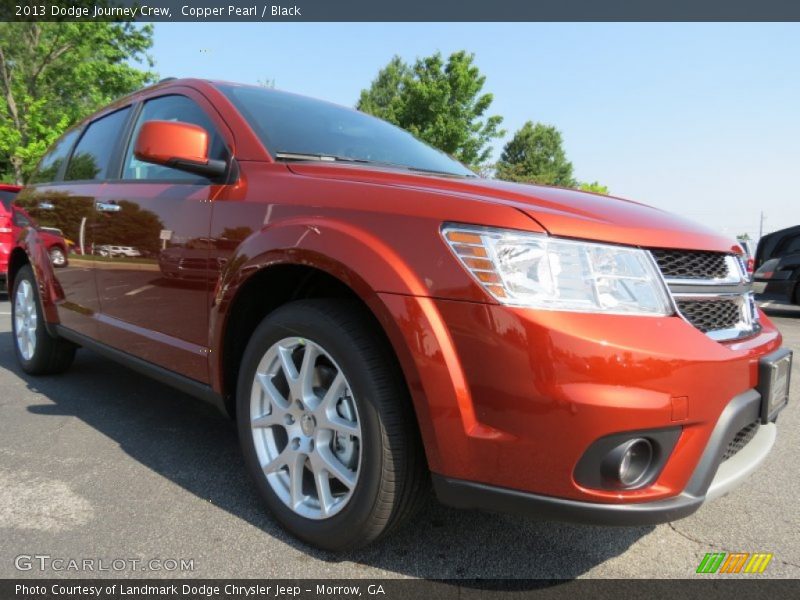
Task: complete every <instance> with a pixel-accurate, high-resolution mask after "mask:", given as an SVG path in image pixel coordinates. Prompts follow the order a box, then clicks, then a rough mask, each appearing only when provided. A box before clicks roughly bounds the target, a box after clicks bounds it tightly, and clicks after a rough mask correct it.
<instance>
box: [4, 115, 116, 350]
mask: <svg viewBox="0 0 800 600" xmlns="http://www.w3.org/2000/svg"><path fill="white" fill-rule="evenodd" d="M129 115H130V107H124V108H121V109H118V110H116V111H113V112H111V113H108V114H105V115H102V116H101V117H99V118H98V119H96V120H94V121H92V122H91V123H90V124H88V125H87V126H85V127H83V128H81V129H74V130H72V131H69V132H68V133H66V134H65V135H64V136H63V137H62V138H61V139H60V140H59V141H58V142H57V143H56V144H55V145H54V146H53V148H52V150H50V152H48V153H47V154H46V155H45V157H44V158H43V159H42V160H41V162H40V163H39V165H38V167H37V169H36V171H35V172H34V174H33V175H32V177H31V184H32V185H30V186H29V187H27V188H25V190H23V192H22V193H20V196H19V197H18V203H19V204H20V205H21V206H22V207H24V208H25V209H26V210H27V211H28V212H29V213H30V214H31V216H33V217H34V218H35V219H36V221H37V222H38V223H39V225H44V226H48V227H56V228H58V229H61V230H62V231H64V232H65V233H66V235H67V236H68V237H69V238H71V239H73V240H76V242H77V248H76V252H77V253H78V254H81V253H83V256H75V257H74V259H73V260H72V261H70V263H69V266H68V267H66V268H63V269H52V270H51V274H52V277H53V278H54V279H55V282H56V286H55V291H56V294H57V298H56V309H57V311H58V318H59V321H60V322H61V324H62V325H64V326H65V327H67V328H69V329H72V330H74V331H77V332H79V333H82V334H84V335H87V336H89V337H95V334H96V327H95V323H96V322H95V317H96V316H97V314H98V313H99V309H100V304H99V300H98V296H97V285H96V283H95V278H94V263H93V261H92V258H93V257H92V256H91V239H92V235H93V231H94V227H95V226H96V225H97V223H96V218H95V217H96V203H95V198H96V196H97V194H98V192H99V190H100V188H101V187H102V185H103V181H104V179H105V178H106V177H107V176H108V173H109V172H110V170H111V169H112V168H113V165H114V162H115V160H117V155H118V153H119V141H120V134H121V133H122V131H124V129H125V127H126V124H127V120H128V117H129ZM117 162H118V161H117ZM49 266H50V265H48V267H49Z"/></svg>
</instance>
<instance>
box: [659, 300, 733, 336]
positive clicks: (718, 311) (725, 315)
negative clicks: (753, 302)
mask: <svg viewBox="0 0 800 600" xmlns="http://www.w3.org/2000/svg"><path fill="white" fill-rule="evenodd" d="M675 304H677V306H678V310H679V311H681V314H682V315H683V316H684V317H685V318H686V320H687V321H689V323H691V324H692V325H694V326H695V327H697V328H698V329H699V330H700V331H702V332H703V333H708V332H709V331H718V330H720V329H732V328H734V327H736V325H737V324H738V323H739V321H740V320H741V318H742V308H741V303H740V302H737V301H736V300H730V299H727V298H711V299H708V300H680V299H676V300H675Z"/></svg>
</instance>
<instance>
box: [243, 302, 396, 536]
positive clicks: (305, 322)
mask: <svg viewBox="0 0 800 600" xmlns="http://www.w3.org/2000/svg"><path fill="white" fill-rule="evenodd" d="M293 336H297V337H302V338H305V339H308V340H310V341H313V342H315V343H317V344H319V345H320V346H321V347H322V348H324V349H325V351H326V352H328V353H329V354H330V355H331V357H332V358H333V360H334V361H335V362H336V364H337V365H338V366H339V367H340V368H341V369H342V371H343V372H344V374H345V377H346V378H347V380H348V382H349V383H350V386H351V390H352V392H353V397H354V400H355V402H356V407H357V410H358V417H359V421H360V424H361V434H362V438H361V442H362V446H361V463H360V469H361V470H360V473H359V478H358V482H357V484H356V488H355V490H354V491H353V496H352V497H351V498H350V501H349V502H348V503H347V506H345V507H344V508H343V509H342V510H341V511H340V512H339V513H337V514H336V515H334V516H333V517H330V518H328V519H322V520H313V519H307V518H304V517H301V516H300V515H298V514H296V513H295V512H293V511H292V510H291V509H290V508H289V507H288V506H286V505H285V504H284V503H283V501H282V500H281V499H280V498H279V497H278V496H277V495H276V494H275V492H274V491H273V490H272V488H271V486H270V485H269V483H268V482H267V479H266V477H265V476H264V475H263V473H262V471H261V467H260V465H259V462H258V459H257V456H256V452H255V446H254V442H253V436H252V433H251V429H250V394H251V389H252V385H253V379H254V377H255V371H256V368H257V367H258V364H259V362H260V361H261V358H262V357H263V355H264V354H265V353H266V351H267V350H268V349H269V348H270V347H271V346H272V345H273V344H274V343H276V342H278V341H279V340H281V339H284V338H287V337H293ZM349 337H350V336H348V335H347V333H346V331H345V330H344V329H343V328H341V327H340V326H338V325H337V324H336V323H335V322H334V321H333V320H331V319H330V318H329V317H328V316H327V315H325V314H324V313H323V312H321V311H319V310H315V309H314V306H313V304H310V303H305V302H297V303H294V304H292V305H286V306H284V307H282V308H280V309H278V310H277V311H275V312H274V313H273V314H271V315H270V316H269V317H267V318H266V319H265V320H264V321H263V322H262V323H261V325H259V327H258V328H257V329H256V331H255V332H254V333H253V336H252V337H251V339H250V342H249V343H248V346H247V349H246V350H245V354H244V358H243V362H242V365H241V369H240V374H239V382H238V386H237V411H236V412H237V424H238V429H239V439H240V442H241V445H242V451H243V453H244V458H245V462H246V464H247V468H248V470H249V471H250V473H251V476H252V477H253V479H254V481H255V484H256V486H257V488H258V490H259V492H260V494H261V496H262V497H263V498H264V500H265V501H266V503H267V505H268V506H269V508H270V509H271V510H272V511H273V513H274V514H275V515H276V517H277V518H278V520H279V521H280V522H281V523H282V524H283V525H284V526H285V527H286V528H287V529H288V530H289V531H290V532H291V533H293V534H294V535H296V536H297V537H299V538H301V539H303V540H304V541H307V542H309V543H312V544H314V545H315V546H319V547H322V548H327V549H335V550H339V549H343V548H346V547H349V546H351V545H352V544H353V543H355V542H356V539H357V538H358V536H359V535H360V532H361V530H362V529H363V528H364V527H365V526H366V524H367V522H368V521H369V518H370V515H371V514H372V512H373V510H374V507H375V503H376V499H377V497H378V493H379V488H380V485H381V477H382V471H383V461H384V454H383V449H384V433H383V427H382V425H381V419H380V404H379V403H378V402H376V400H377V398H376V395H377V393H376V385H375V382H374V381H373V379H372V374H371V373H369V372H368V369H365V367H364V363H363V361H362V359H361V357H360V356H359V355H360V353H361V352H362V351H363V349H360V348H357V347H356V346H357V345H356V344H355V343H354V341H353V340H352V339H349Z"/></svg>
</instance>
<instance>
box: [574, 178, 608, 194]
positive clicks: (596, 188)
mask: <svg viewBox="0 0 800 600" xmlns="http://www.w3.org/2000/svg"><path fill="white" fill-rule="evenodd" d="M578 189H579V190H583V191H584V192H594V193H595V194H605V195H606V196H608V186H605V185H602V184H600V183H598V182H596V181H593V182H592V183H587V182H583V183H579V184H578Z"/></svg>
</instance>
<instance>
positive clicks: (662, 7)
mask: <svg viewBox="0 0 800 600" xmlns="http://www.w3.org/2000/svg"><path fill="white" fill-rule="evenodd" d="M0 4H2V7H0V21H59V20H63V21H119V20H123V21H141V22H170V21H172V22H179V21H181V22H192V21H196V22H220V21H228V22H303V21H307V22H326V21H327V22H343V21H347V22H359V21H362V22H370V21H371V22H378V21H408V22H412V21H413V22H424V21H436V22H481V21H483V22H490V21H493V22H501V21H615V22H624V21H798V20H800V2H798V1H797V0H670V1H664V0H491V1H489V0H402V2H385V1H381V0H295V1H294V2H291V1H283V0H281V1H280V2H275V1H272V0H269V1H264V0H227V1H226V0H223V1H221V2H219V1H210V0H95V1H91V0H89V1H86V0H77V1H76V0H50V1H47V0H40V1H37V0H28V1H24V0H3V2H1V3H0Z"/></svg>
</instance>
